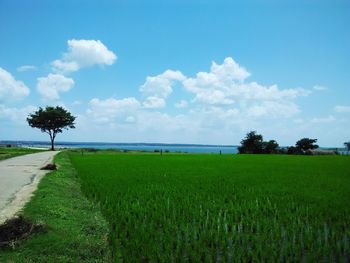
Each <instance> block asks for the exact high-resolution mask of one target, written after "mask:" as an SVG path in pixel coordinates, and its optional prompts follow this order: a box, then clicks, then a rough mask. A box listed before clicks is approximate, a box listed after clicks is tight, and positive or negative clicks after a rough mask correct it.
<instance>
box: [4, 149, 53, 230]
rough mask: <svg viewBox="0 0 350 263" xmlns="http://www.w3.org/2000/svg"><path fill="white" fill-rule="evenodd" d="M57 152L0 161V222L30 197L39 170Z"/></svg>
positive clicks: (34, 187)
mask: <svg viewBox="0 0 350 263" xmlns="http://www.w3.org/2000/svg"><path fill="white" fill-rule="evenodd" d="M57 153H58V152H57V151H55V152H52V151H47V152H46V151H45V152H40V153H33V154H27V155H22V156H18V157H14V158H10V159H7V160H3V161H0V224H1V223H3V222H4V221H5V220H6V219H8V218H10V217H12V216H14V215H15V214H16V213H17V212H18V211H19V210H20V209H21V208H22V207H23V206H24V204H25V203H26V202H27V201H28V200H29V199H30V197H31V195H32V193H33V192H34V191H35V189H36V187H37V185H38V183H39V181H40V179H41V178H42V177H43V176H44V175H45V174H46V173H47V172H48V171H44V170H40V168H42V167H43V166H45V165H46V164H48V163H50V162H52V159H53V157H54V155H56V154H57Z"/></svg>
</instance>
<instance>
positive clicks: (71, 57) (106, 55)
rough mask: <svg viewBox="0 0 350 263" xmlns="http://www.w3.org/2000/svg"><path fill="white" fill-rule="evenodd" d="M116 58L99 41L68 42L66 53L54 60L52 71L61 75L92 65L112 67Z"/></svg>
mask: <svg viewBox="0 0 350 263" xmlns="http://www.w3.org/2000/svg"><path fill="white" fill-rule="evenodd" d="M116 59H117V56H116V55H115V54H114V53H113V52H112V51H110V50H109V49H108V48H107V47H106V46H105V45H104V44H103V43H102V42H101V41H100V40H84V39H82V40H76V39H72V40H68V51H67V52H66V53H64V54H63V56H62V58H61V59H57V60H54V61H53V62H52V63H51V65H52V66H53V69H54V70H55V71H57V72H61V73H69V72H74V71H77V70H79V69H81V68H85V67H91V66H93V65H112V64H113V63H114V62H115V60H116Z"/></svg>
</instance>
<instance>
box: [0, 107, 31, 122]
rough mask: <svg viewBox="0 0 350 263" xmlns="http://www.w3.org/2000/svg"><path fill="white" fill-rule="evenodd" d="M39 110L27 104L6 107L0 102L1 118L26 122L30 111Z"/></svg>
mask: <svg viewBox="0 0 350 263" xmlns="http://www.w3.org/2000/svg"><path fill="white" fill-rule="evenodd" d="M35 110H37V108H36V107H34V106H31V105H30V106H26V107H23V108H16V107H6V106H5V105H1V104H0V119H9V120H11V121H12V122H14V123H18V124H23V123H26V118H27V116H28V115H29V113H32V112H34V111H35Z"/></svg>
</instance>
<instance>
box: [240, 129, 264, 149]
mask: <svg viewBox="0 0 350 263" xmlns="http://www.w3.org/2000/svg"><path fill="white" fill-rule="evenodd" d="M238 151H239V153H263V137H262V135H260V134H257V133H256V131H251V132H248V133H247V135H246V136H245V138H244V139H243V140H242V141H241V146H240V147H238Z"/></svg>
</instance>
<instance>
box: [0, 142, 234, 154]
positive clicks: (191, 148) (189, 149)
mask: <svg viewBox="0 0 350 263" xmlns="http://www.w3.org/2000/svg"><path fill="white" fill-rule="evenodd" d="M0 144H11V145H16V146H19V147H38V148H49V147H50V146H51V144H50V142H38V141H0ZM55 147H56V148H72V149H74V148H94V149H119V150H129V151H149V152H154V151H160V150H162V151H163V152H165V151H169V152H185V153H217V154H219V153H220V151H221V153H222V154H236V153H237V152H238V150H237V146H227V145H198V144H162V143H101V142H56V143H55Z"/></svg>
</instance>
